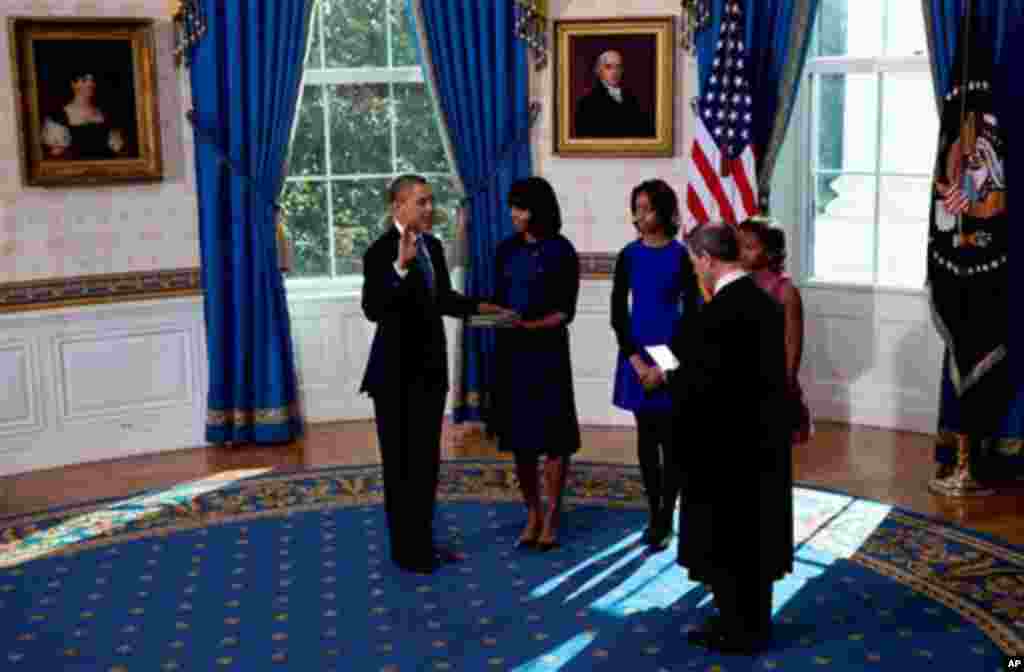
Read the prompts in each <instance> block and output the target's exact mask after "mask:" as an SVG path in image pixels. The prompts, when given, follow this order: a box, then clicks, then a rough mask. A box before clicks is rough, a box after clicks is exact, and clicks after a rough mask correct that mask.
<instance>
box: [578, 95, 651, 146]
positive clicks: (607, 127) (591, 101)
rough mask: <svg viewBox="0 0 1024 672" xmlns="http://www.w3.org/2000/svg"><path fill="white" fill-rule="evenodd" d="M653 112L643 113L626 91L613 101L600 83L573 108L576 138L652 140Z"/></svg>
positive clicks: (632, 96) (634, 97) (637, 103)
mask: <svg viewBox="0 0 1024 672" xmlns="http://www.w3.org/2000/svg"><path fill="white" fill-rule="evenodd" d="M654 136H655V132H654V111H653V110H644V109H642V108H641V107H640V102H639V101H638V100H637V99H636V96H634V95H633V94H632V93H630V92H629V91H627V90H626V89H623V90H622V102H621V103H620V102H618V101H616V100H615V99H614V98H612V95H611V94H610V93H608V89H607V88H606V87H605V86H604V84H602V83H601V82H597V83H596V84H594V87H593V88H592V89H591V90H590V93H588V94H587V95H585V96H583V97H582V98H580V101H579V103H578V105H577V107H576V137H577V138H653V137H654Z"/></svg>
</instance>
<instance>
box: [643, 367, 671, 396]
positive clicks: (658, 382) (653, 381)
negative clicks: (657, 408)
mask: <svg viewBox="0 0 1024 672" xmlns="http://www.w3.org/2000/svg"><path fill="white" fill-rule="evenodd" d="M665 380H666V379H665V372H664V371H662V370H661V367H660V366H650V367H647V384H646V385H644V387H646V388H647V389H648V390H653V389H656V388H659V387H661V386H662V385H664V384H665Z"/></svg>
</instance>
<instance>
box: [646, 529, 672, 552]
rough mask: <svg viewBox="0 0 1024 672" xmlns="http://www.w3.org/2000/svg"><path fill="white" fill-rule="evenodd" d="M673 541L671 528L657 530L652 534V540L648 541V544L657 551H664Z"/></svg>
mask: <svg viewBox="0 0 1024 672" xmlns="http://www.w3.org/2000/svg"><path fill="white" fill-rule="evenodd" d="M671 543H672V532H671V530H662V531H656V532H655V533H654V535H653V536H652V538H651V540H650V541H648V542H647V546H648V547H649V548H650V549H651V550H652V551H655V552H659V553H660V552H661V551H664V550H665V549H667V548H668V547H669V544H671Z"/></svg>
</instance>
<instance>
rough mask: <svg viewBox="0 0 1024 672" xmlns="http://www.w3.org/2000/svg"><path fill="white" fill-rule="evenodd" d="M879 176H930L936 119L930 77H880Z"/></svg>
mask: <svg viewBox="0 0 1024 672" xmlns="http://www.w3.org/2000/svg"><path fill="white" fill-rule="evenodd" d="M882 89H883V90H882V106H883V108H884V114H883V116H882V172H889V173H921V174H923V175H928V174H930V173H931V172H932V169H933V168H934V162H935V149H936V147H937V145H938V142H939V115H938V112H937V111H936V109H935V90H934V89H933V88H932V78H931V73H927V72H920V73H911V72H898V73H897V72H890V73H886V74H884V75H882Z"/></svg>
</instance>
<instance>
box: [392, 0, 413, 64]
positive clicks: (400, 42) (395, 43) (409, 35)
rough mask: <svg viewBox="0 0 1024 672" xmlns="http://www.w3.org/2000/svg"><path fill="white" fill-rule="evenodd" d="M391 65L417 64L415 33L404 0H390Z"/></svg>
mask: <svg viewBox="0 0 1024 672" xmlns="http://www.w3.org/2000/svg"><path fill="white" fill-rule="evenodd" d="M390 17H391V65H393V66H395V67H399V66H406V65H419V62H418V61H417V59H416V46H415V45H416V42H415V40H416V34H415V33H414V32H413V29H412V19H411V17H410V16H409V14H408V13H407V12H406V4H405V0H391V11H390Z"/></svg>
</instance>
